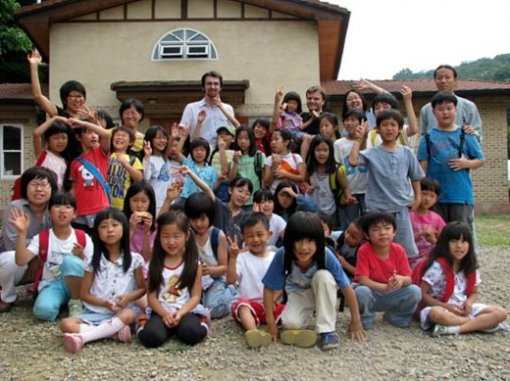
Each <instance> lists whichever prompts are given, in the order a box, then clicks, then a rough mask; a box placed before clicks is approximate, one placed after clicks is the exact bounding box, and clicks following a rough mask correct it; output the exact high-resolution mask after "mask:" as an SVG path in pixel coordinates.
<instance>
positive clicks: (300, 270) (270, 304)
mask: <svg viewBox="0 0 510 381" xmlns="http://www.w3.org/2000/svg"><path fill="white" fill-rule="evenodd" d="M283 241H284V247H283V248H281V249H280V250H278V252H277V253H276V255H275V257H274V259H273V262H272V263H271V266H270V267H269V269H268V270H267V272H266V275H265V276H264V278H263V279H262V283H263V284H264V308H265V311H266V321H267V329H268V332H269V333H270V334H271V336H272V338H273V340H275V341H276V339H277V336H278V328H277V319H276V315H275V307H274V296H275V292H276V291H280V290H283V291H284V292H285V293H286V294H287V303H286V305H285V309H284V310H283V312H282V314H281V316H280V322H281V325H282V327H283V329H284V330H283V331H282V333H281V335H280V338H281V341H282V343H284V344H287V345H296V346H299V347H303V348H306V347H311V346H314V345H315V343H316V341H317V334H316V332H315V331H313V330H309V329H305V327H307V326H308V324H309V320H310V318H311V317H312V315H313V313H314V311H315V313H316V331H317V333H319V335H320V340H319V343H318V346H319V348H320V349H322V350H327V349H333V348H336V347H338V345H339V338H338V334H337V333H336V301H337V288H338V287H339V288H340V290H341V292H342V293H343V295H344V296H345V300H346V302H347V304H348V305H349V308H350V311H351V322H350V324H349V329H348V333H349V336H350V337H352V338H353V339H356V340H363V339H364V337H365V333H364V331H363V328H362V327H361V320H360V317H359V316H360V315H359V310H358V303H357V301H356V297H355V294H354V291H353V289H352V288H351V286H350V283H349V279H348V278H347V277H346V275H345V273H344V272H343V270H342V267H341V266H340V263H339V262H338V260H337V259H336V257H335V255H334V254H333V253H332V252H331V251H329V250H326V247H325V243H324V241H325V237H324V230H323V227H322V222H321V220H320V219H319V217H318V216H317V214H315V213H311V212H297V213H295V214H294V215H293V216H292V217H291V218H290V220H289V222H288V224H287V228H286V229H285V235H284V239H283Z"/></svg>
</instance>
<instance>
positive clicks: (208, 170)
mask: <svg viewBox="0 0 510 381" xmlns="http://www.w3.org/2000/svg"><path fill="white" fill-rule="evenodd" d="M182 164H183V165H186V166H187V167H189V168H190V169H191V170H192V171H193V172H195V173H196V175H197V176H198V177H200V179H202V181H204V182H205V183H206V184H207V185H208V186H209V188H211V189H214V184H215V183H216V180H217V179H218V174H217V173H216V170H215V169H214V168H213V167H211V166H210V165H209V164H205V165H204V166H203V167H199V166H198V165H196V164H195V162H194V161H193V160H191V159H190V158H185V159H184V160H183V162H182ZM201 191H202V189H200V188H199V186H198V185H197V184H195V182H194V181H193V180H192V179H191V177H189V176H186V177H185V178H184V185H183V187H182V192H181V197H182V198H188V197H189V196H191V195H192V194H193V193H195V192H201Z"/></svg>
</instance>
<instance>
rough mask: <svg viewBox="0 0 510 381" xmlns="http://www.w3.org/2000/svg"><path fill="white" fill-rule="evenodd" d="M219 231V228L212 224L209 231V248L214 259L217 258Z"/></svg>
mask: <svg viewBox="0 0 510 381" xmlns="http://www.w3.org/2000/svg"><path fill="white" fill-rule="evenodd" d="M220 233H221V230H220V229H218V228H217V227H215V226H213V228H212V231H211V248H212V251H213V254H214V258H216V260H218V246H219V243H220Z"/></svg>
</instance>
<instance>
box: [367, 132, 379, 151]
mask: <svg viewBox="0 0 510 381" xmlns="http://www.w3.org/2000/svg"><path fill="white" fill-rule="evenodd" d="M368 135H369V137H370V143H372V147H375V139H377V130H376V129H375V128H374V129H372V130H370V132H369V133H368Z"/></svg>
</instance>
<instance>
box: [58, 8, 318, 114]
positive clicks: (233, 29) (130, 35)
mask: <svg viewBox="0 0 510 381" xmlns="http://www.w3.org/2000/svg"><path fill="white" fill-rule="evenodd" d="M188 3H189V17H190V18H194V17H202V18H204V19H201V20H200V21H185V22H181V21H178V20H175V21H168V20H166V21H159V20H158V18H159V17H162V16H163V14H162V12H163V11H158V10H159V9H166V8H165V7H164V6H163V3H161V4H160V3H159V1H158V2H157V3H156V7H155V10H156V14H155V18H156V19H157V20H155V21H149V20H147V22H139V21H136V22H135V21H121V22H119V21H117V22H111V21H102V22H92V23H91V22H72V23H62V24H54V25H52V28H51V36H50V41H51V46H50V56H51V57H50V62H51V65H50V96H51V98H52V99H53V100H55V101H56V102H57V103H58V104H60V101H59V99H58V89H59V87H60V85H61V84H62V83H63V82H65V81H67V80H69V79H76V80H79V81H80V82H82V83H83V84H84V85H85V86H86V88H87V98H88V99H87V103H88V104H89V105H98V106H108V105H110V106H112V105H118V101H117V100H116V98H115V92H113V91H111V90H110V84H111V83H112V82H116V81H157V80H164V81H171V80H198V79H200V77H201V75H202V74H203V73H204V72H206V71H209V70H217V71H219V72H220V73H222V75H223V76H224V79H225V80H242V79H248V80H249V81H250V87H249V89H248V90H247V91H246V100H245V104H246V106H245V107H244V108H242V109H240V110H236V112H238V113H240V114H241V115H242V114H244V115H250V114H252V113H253V112H254V111H253V110H258V109H259V106H257V107H258V108H257V107H255V105H260V104H271V103H272V100H273V97H274V90H275V86H276V85H277V84H283V85H284V86H286V89H287V90H295V91H298V92H299V93H301V94H304V92H305V90H306V88H308V87H309V86H311V85H313V84H317V83H319V52H318V44H317V40H318V34H317V27H316V24H315V23H314V22H311V21H300V20H292V19H287V20H269V19H267V20H249V19H248V20H247V19H244V20H241V19H240V18H239V19H238V20H232V18H234V19H235V18H236V15H237V17H241V8H240V7H239V5H238V3H235V2H230V1H219V2H218V3H219V7H218V15H219V16H222V17H228V18H229V20H228V21H221V20H212V19H207V18H210V17H212V15H213V14H212V8H211V6H210V4H212V3H213V2H212V1H205V0H193V1H188ZM135 7H136V8H135ZM149 7H150V2H148V1H141V2H136V3H132V4H130V5H129V7H128V12H127V14H128V17H135V15H136V16H137V17H140V18H142V19H147V18H148V17H150V14H151V13H150V12H148V11H149V10H150V8H149ZM168 8H169V7H168ZM252 8H253V7H250V8H248V10H246V9H245V17H247V15H252V17H269V16H268V15H269V14H268V11H267V10H265V9H261V8H257V9H252ZM134 9H136V12H135V11H134ZM169 9H170V8H169ZM120 10H121V9H120V8H114V9H111V10H109V11H108V12H102V13H101V15H100V19H104V20H106V19H108V20H112V19H120V18H121V17H123V14H124V12H123V11H122V12H121V11H120ZM168 17H170V18H171V17H175V9H174V10H173V13H172V14H169V15H168ZM273 17H274V15H273ZM87 18H88V19H90V17H85V18H84V19H87ZM178 28H193V29H196V30H199V31H200V32H202V33H204V34H205V35H207V36H208V37H209V38H210V39H211V41H212V42H213V43H214V45H215V46H216V49H217V52H218V59H217V60H215V61H205V60H200V61H190V60H186V61H165V62H154V61H152V58H151V57H152V50H153V47H154V45H155V44H156V42H157V41H158V40H159V39H160V38H161V37H162V36H164V35H165V34H166V33H168V32H169V31H172V30H174V29H178ZM84 55H86V61H87V64H86V65H84V64H83V61H84V59H83V57H84Z"/></svg>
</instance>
